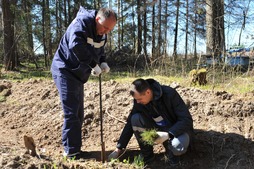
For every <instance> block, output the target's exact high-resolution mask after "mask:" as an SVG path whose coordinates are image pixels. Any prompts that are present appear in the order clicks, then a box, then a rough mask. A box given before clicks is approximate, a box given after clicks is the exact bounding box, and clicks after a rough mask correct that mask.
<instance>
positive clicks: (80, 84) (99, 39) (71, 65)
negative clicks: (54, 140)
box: [51, 7, 117, 158]
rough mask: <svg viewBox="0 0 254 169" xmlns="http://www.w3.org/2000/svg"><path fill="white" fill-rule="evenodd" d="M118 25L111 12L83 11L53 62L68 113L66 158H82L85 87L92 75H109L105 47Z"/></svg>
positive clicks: (65, 120)
mask: <svg viewBox="0 0 254 169" xmlns="http://www.w3.org/2000/svg"><path fill="white" fill-rule="evenodd" d="M116 22H117V15H116V13H115V12H114V11H113V10H111V9H108V8H101V9H99V11H96V10H86V9H84V8H83V7H80V9H79V11H78V13H77V16H76V18H75V19H74V20H73V21H72V22H71V24H70V25H69V27H68V28H67V31H66V32H65V34H64V35H63V37H62V39H61V41H60V44H59V46H58V49H57V51H56V53H55V56H54V58H53V62H52V65H51V72H52V76H53V79H54V82H55V84H56V87H57V89H58V92H59V95H60V99H61V103H62V108H63V112H64V123H63V128H62V144H63V147H64V156H66V157H69V158H72V157H76V158H79V157H80V156H81V153H82V152H81V145H82V140H81V139H82V136H81V128H82V123H83V118H84V83H86V82H87V81H88V78H89V76H90V74H92V75H95V76H99V75H100V74H101V72H106V73H107V72H109V70H110V68H109V66H108V64H107V63H106V61H105V53H104V46H105V43H106V41H107V33H109V32H110V31H111V30H113V28H114V26H115V25H116Z"/></svg>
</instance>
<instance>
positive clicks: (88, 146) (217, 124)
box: [0, 79, 254, 169]
mask: <svg viewBox="0 0 254 169" xmlns="http://www.w3.org/2000/svg"><path fill="white" fill-rule="evenodd" d="M166 85H170V84H166ZM176 89H177V91H178V92H179V93H180V95H181V96H182V97H183V99H184V101H185V102H186V104H187V105H188V106H189V109H190V112H191V114H192V116H193V119H194V127H195V137H196V139H195V142H194V146H193V148H192V149H190V150H189V151H188V152H187V153H186V154H185V155H183V156H182V157H181V166H180V167H178V168H185V169H253V168H254V91H253V92H250V93H247V94H244V95H233V94H230V93H227V92H225V91H202V90H200V89H197V88H194V87H191V88H189V87H188V88H187V87H181V86H177V88H176ZM102 90H103V92H102V100H103V102H102V105H103V114H104V115H103V134H104V137H103V138H104V141H105V148H106V155H108V154H109V153H110V152H112V151H113V150H114V149H115V146H116V142H117V139H118V138H119V136H120V133H121V131H122V129H123V126H124V123H125V120H126V118H127V116H128V114H129V112H130V110H131V108H132V98H131V97H129V84H122V83H118V82H115V81H106V82H103V83H102ZM0 94H1V95H5V96H6V100H5V101H2V102H0V127H1V130H0V168H3V169H13V168H19V169H23V168H24V169H34V168H35V169H36V168H130V167H126V166H125V165H124V164H112V163H109V162H105V163H103V164H102V162H101V137H100V108H99V84H98V82H91V81H89V82H88V83H86V84H85V103H84V104H85V121H84V125H83V146H82V150H84V151H88V152H90V155H91V156H90V157H89V158H87V159H84V160H77V161H68V160H64V159H63V158H62V153H63V152H62V151H63V150H62V145H61V127H62V122H63V116H62V110H61V104H60V100H59V97H58V93H57V90H56V87H55V85H54V83H53V81H52V80H41V79H38V80H29V81H17V82H13V81H7V80H0ZM24 135H26V136H30V137H32V138H33V139H34V141H35V144H36V151H37V154H38V156H35V157H33V156H31V155H30V154H29V153H27V150H26V148H25V145H24V139H23V138H24ZM127 149H128V150H127V152H126V154H125V155H124V156H123V157H122V158H121V159H120V160H124V159H125V161H126V159H128V158H129V159H130V161H129V163H131V162H132V160H133V158H134V157H135V156H137V155H138V150H139V147H138V144H137V142H136V140H135V138H134V136H133V137H132V139H131V141H130V143H129V145H128V147H127ZM154 152H155V153H156V158H155V161H154V162H153V163H152V164H150V165H149V166H148V167H147V168H156V169H160V168H173V167H170V166H167V164H166V163H165V158H164V157H165V156H164V148H163V147H162V146H161V145H156V146H155V147H154Z"/></svg>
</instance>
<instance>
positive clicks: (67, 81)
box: [53, 72, 84, 154]
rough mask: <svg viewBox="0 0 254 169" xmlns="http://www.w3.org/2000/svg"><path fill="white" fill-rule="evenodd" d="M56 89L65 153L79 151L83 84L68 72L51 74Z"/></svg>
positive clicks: (82, 114) (82, 110) (82, 116)
mask: <svg viewBox="0 0 254 169" xmlns="http://www.w3.org/2000/svg"><path fill="white" fill-rule="evenodd" d="M53 79H54V82H55V84H56V87H57V89H58V92H59V95H60V100H61V103H62V109H63V112H64V122H63V128H62V144H63V146H64V151H65V153H67V154H72V153H76V152H79V151H80V149H81V145H82V140H81V138H82V136H81V128H82V123H83V119H84V84H83V83H81V82H80V81H78V80H76V79H75V78H73V77H72V76H71V75H70V74H69V73H68V72H66V73H64V74H61V75H60V76H59V75H53Z"/></svg>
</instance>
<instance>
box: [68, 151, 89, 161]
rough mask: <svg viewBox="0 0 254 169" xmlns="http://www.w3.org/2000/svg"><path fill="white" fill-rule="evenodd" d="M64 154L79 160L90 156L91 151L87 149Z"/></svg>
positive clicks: (71, 158)
mask: <svg viewBox="0 0 254 169" xmlns="http://www.w3.org/2000/svg"><path fill="white" fill-rule="evenodd" d="M63 156H64V157H65V158H67V159H70V160H79V159H84V158H89V157H90V156H91V153H90V152H86V151H79V152H76V153H72V154H66V153H64V154H63Z"/></svg>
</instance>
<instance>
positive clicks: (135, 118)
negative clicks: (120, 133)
mask: <svg viewBox="0 0 254 169" xmlns="http://www.w3.org/2000/svg"><path fill="white" fill-rule="evenodd" d="M131 123H132V128H133V132H134V135H135V137H136V139H137V141H138V144H139V147H140V150H141V153H142V154H143V155H144V156H146V154H147V155H151V154H152V153H153V146H151V145H147V144H145V143H144V141H142V137H141V133H142V132H143V131H145V130H149V129H156V130H158V131H166V132H168V130H169V128H170V127H169V126H168V127H163V128H161V127H159V126H157V125H156V123H155V122H154V121H153V120H152V119H150V118H147V117H146V116H145V115H144V114H141V113H136V114H134V115H132V118H131ZM189 142H190V138H189V135H188V134H187V133H183V134H182V135H180V136H178V137H175V138H174V139H172V140H168V141H165V142H163V145H164V147H165V149H166V152H167V154H170V156H174V155H177V156H179V155H182V154H184V153H185V152H186V151H187V148H188V146H189Z"/></svg>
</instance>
